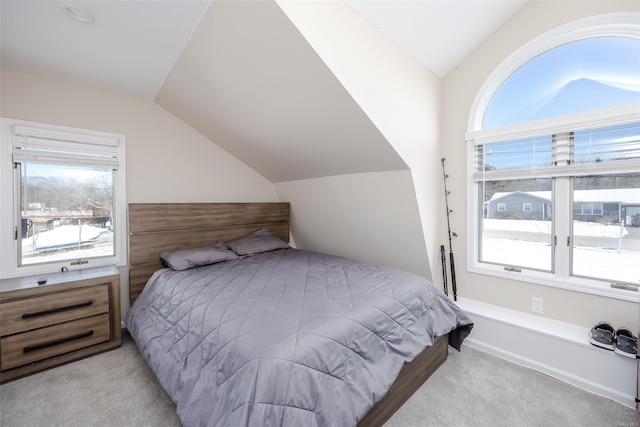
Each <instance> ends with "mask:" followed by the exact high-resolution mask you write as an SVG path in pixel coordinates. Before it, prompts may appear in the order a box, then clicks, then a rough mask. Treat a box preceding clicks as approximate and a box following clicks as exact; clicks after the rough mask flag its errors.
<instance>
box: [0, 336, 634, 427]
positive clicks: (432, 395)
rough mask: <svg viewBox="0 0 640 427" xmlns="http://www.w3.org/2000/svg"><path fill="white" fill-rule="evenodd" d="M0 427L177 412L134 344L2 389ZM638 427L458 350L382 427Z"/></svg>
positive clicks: (616, 407)
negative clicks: (0, 426)
mask: <svg viewBox="0 0 640 427" xmlns="http://www.w3.org/2000/svg"><path fill="white" fill-rule="evenodd" d="M0 397H1V399H0V400H1V406H0V425H2V426H7V427H8V426H11V427H22V426H25V427H27V426H28V427H40V426H42V427H45V426H46V427H57V426H59V427H88V426H100V427H111V426H114V427H116V426H117V427H129V426H131V427H134V426H135V427H146V426H149V427H162V426H166V427H173V426H180V420H179V419H178V417H177V416H176V413H175V406H174V404H173V402H171V399H170V398H169V397H168V396H167V394H166V393H165V392H164V391H163V390H162V388H161V387H160V385H159V384H158V382H157V380H156V379H155V377H154V375H153V373H152V372H151V370H150V369H149V368H148V367H147V366H146V364H145V363H144V361H143V360H142V357H141V356H140V353H139V352H138V350H137V348H136V346H135V343H134V342H133V340H132V339H131V337H130V336H129V335H128V334H126V333H125V334H123V345H122V347H121V348H118V349H116V350H113V351H109V352H107V353H103V354H99V355H96V356H93V357H90V358H87V359H83V360H79V361H77V362H74V363H71V364H68V365H64V366H60V367H58V368H55V369H51V370H48V371H45V372H41V373H38V374H35V375H32V376H29V377H26V378H22V379H19V380H16V381H13V382H9V383H7V384H4V385H2V386H0ZM426 426H437V427H445V426H454V427H455V426H457V427H482V426H487V427H496V426H505V427H507V426H509V427H513V426H515V427H518V426H522V427H537V426H540V427H542V426H544V427H547V426H562V427H571V426H576V427H591V426H593V427H638V422H637V419H636V416H635V411H634V410H633V409H631V408H627V407H625V406H623V405H620V404H618V403H616V402H613V401H611V400H609V399H605V398H602V397H599V396H596V395H594V394H591V393H588V392H586V391H583V390H580V389H578V388H575V387H573V386H570V385H568V384H566V383H563V382H561V381H559V380H556V379H554V378H551V377H549V376H546V375H544V374H541V373H539V372H535V371H533V370H530V369H527V368H524V367H521V366H518V365H515V364H513V363H510V362H507V361H504V360H501V359H498V358H496V357H493V356H491V355H488V354H486V353H483V352H481V351H478V350H475V349H473V348H469V347H467V346H463V348H462V352H460V353H459V352H457V351H455V350H453V349H450V352H449V359H448V360H447V361H446V362H445V363H444V365H442V366H441V367H440V369H438V370H437V371H436V373H435V374H434V375H433V376H432V377H431V378H430V379H429V380H428V381H427V382H426V383H425V384H424V385H423V386H422V387H421V388H420V389H419V390H418V391H417V392H416V393H415V394H414V395H413V396H412V397H411V398H410V399H409V401H407V402H406V403H405V405H404V406H403V407H402V408H401V409H400V410H399V411H398V412H397V413H396V414H395V415H394V416H393V417H392V418H391V419H390V420H389V421H388V422H387V423H386V425H385V427H426ZM301 427H304V426H301Z"/></svg>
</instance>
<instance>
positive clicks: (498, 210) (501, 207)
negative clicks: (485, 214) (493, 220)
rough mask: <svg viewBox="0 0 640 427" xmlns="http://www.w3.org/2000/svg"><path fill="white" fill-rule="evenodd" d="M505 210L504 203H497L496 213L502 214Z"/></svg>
mask: <svg viewBox="0 0 640 427" xmlns="http://www.w3.org/2000/svg"><path fill="white" fill-rule="evenodd" d="M506 210H507V205H506V204H504V203H498V208H497V212H504V211H506Z"/></svg>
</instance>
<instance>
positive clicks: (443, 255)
mask: <svg viewBox="0 0 640 427" xmlns="http://www.w3.org/2000/svg"><path fill="white" fill-rule="evenodd" d="M440 259H441V260H442V289H444V294H445V295H447V296H448V295H449V290H448V289H447V252H446V251H445V250H444V245H440Z"/></svg>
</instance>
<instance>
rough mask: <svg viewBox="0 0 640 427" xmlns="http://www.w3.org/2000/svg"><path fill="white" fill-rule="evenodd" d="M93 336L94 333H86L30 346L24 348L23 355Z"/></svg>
mask: <svg viewBox="0 0 640 427" xmlns="http://www.w3.org/2000/svg"><path fill="white" fill-rule="evenodd" d="M91 335H93V331H89V332H85V333H83V334H78V335H74V336H72V337H67V338H61V339H59V340H54V341H49V342H43V343H42V344H36V345H30V346H27V347H25V348H23V349H22V352H23V353H29V352H30V351H35V350H40V349H42V348H46V347H52V346H54V345H58V344H62V343H65V342H68V341H73V340H77V339H80V338H86V337H90V336H91Z"/></svg>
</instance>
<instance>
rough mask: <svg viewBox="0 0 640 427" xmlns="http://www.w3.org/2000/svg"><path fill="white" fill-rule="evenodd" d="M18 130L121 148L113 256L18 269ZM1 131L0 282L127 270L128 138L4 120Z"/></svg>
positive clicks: (115, 187)
mask: <svg viewBox="0 0 640 427" xmlns="http://www.w3.org/2000/svg"><path fill="white" fill-rule="evenodd" d="M14 126H26V127H29V128H38V129H41V130H42V131H43V132H44V134H52V135H53V134H56V133H59V134H65V135H69V136H71V137H75V138H79V139H86V140H88V141H91V140H93V139H103V138H107V139H110V140H114V141H116V143H117V147H116V148H115V150H116V152H117V157H118V168H117V169H115V170H114V178H113V204H114V207H113V210H114V216H113V222H114V226H115V227H114V228H115V230H114V235H113V237H114V255H113V256H107V257H100V258H88V259H86V261H87V263H83V264H77V265H72V264H71V263H72V262H73V261H77V258H74V259H66V260H62V261H53V262H47V263H38V264H26V265H22V266H18V255H19V248H18V244H20V242H21V239H19V238H15V231H16V230H19V229H20V218H19V214H18V206H19V203H20V194H19V192H20V191H19V188H18V187H17V185H18V179H16V178H15V176H14V175H15V173H16V169H15V168H14V161H13V154H12V150H13V141H14V134H13V128H14ZM0 127H1V129H0V132H1V135H2V144H1V147H0V191H1V192H2V193H1V194H2V206H1V207H0V250H1V251H2V253H3V256H2V259H0V278H10V277H23V276H29V275H39V274H47V273H52V272H56V271H60V270H61V269H63V268H66V269H67V270H70V271H71V270H78V269H82V268H90V267H102V266H107V265H116V266H125V265H126V263H127V223H126V206H127V205H126V200H127V199H126V161H125V153H126V150H125V144H126V137H125V135H122V134H115V133H108V132H102V131H94V130H87V129H79V128H72V127H67V126H59V125H51V124H46V123H37V122H31V121H25V120H17V119H11V118H4V117H2V118H0ZM16 227H18V228H16ZM4 254H7V255H4ZM83 261H84V260H83Z"/></svg>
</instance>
